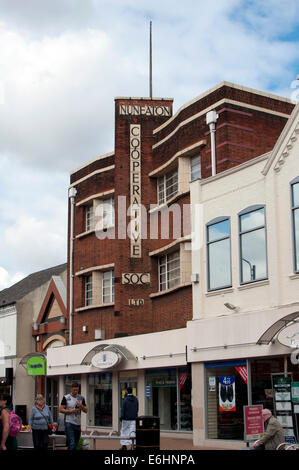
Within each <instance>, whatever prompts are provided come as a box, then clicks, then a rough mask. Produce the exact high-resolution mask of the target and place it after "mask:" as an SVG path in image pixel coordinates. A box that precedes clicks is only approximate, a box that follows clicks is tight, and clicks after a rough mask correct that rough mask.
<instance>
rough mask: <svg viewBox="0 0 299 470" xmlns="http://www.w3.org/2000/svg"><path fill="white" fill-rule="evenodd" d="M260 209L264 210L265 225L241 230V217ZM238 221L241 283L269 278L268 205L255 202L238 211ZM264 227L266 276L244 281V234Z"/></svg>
mask: <svg viewBox="0 0 299 470" xmlns="http://www.w3.org/2000/svg"><path fill="white" fill-rule="evenodd" d="M260 209H263V210H264V225H259V226H257V227H255V228H253V229H249V230H244V231H241V217H242V216H243V215H245V214H250V213H252V212H256V211H258V210H260ZM238 223H239V227H238V228H239V267H240V285H241V286H242V285H247V284H252V283H254V282H260V281H265V280H267V279H269V271H268V243H267V221H266V205H265V204H255V205H253V206H249V207H247V208H245V209H243V210H242V211H240V212H239V213H238ZM262 228H263V229H264V231H265V259H266V276H265V277H261V278H258V279H250V281H243V263H242V259H243V258H242V235H245V234H247V233H252V232H256V231H257V230H261V229H262Z"/></svg>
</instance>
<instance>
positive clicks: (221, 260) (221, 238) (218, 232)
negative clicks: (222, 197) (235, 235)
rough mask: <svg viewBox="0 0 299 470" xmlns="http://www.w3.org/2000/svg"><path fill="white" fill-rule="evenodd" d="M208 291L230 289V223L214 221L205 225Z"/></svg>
mask: <svg viewBox="0 0 299 470" xmlns="http://www.w3.org/2000/svg"><path fill="white" fill-rule="evenodd" d="M207 256H208V290H215V289H223V288H225V287H230V286H231V284H232V280H231V253H230V221H229V219H219V218H218V219H215V220H214V221H211V222H210V223H209V224H208V225H207Z"/></svg>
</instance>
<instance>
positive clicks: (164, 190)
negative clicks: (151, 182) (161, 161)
mask: <svg viewBox="0 0 299 470" xmlns="http://www.w3.org/2000/svg"><path fill="white" fill-rule="evenodd" d="M157 184H158V203H159V204H164V203H165V202H167V201H168V200H169V199H170V198H172V197H173V196H174V195H175V194H177V192H178V189H179V183H178V169H177V168H176V169H175V170H172V171H170V172H169V173H166V174H165V175H163V176H160V177H159V178H158V182H157Z"/></svg>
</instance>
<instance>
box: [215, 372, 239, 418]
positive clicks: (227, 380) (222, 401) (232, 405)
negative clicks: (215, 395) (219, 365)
mask: <svg viewBox="0 0 299 470" xmlns="http://www.w3.org/2000/svg"><path fill="white" fill-rule="evenodd" d="M219 409H220V411H236V382H235V377H234V376H233V375H229V376H221V377H219Z"/></svg>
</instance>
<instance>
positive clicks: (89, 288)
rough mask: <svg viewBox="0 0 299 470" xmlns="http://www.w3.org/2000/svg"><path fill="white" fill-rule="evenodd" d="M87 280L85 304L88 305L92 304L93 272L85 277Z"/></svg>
mask: <svg viewBox="0 0 299 470" xmlns="http://www.w3.org/2000/svg"><path fill="white" fill-rule="evenodd" d="M84 281H85V286H84V291H85V301H84V305H85V307H87V306H88V305H92V274H90V275H89V276H86V277H85V278H84Z"/></svg>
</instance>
